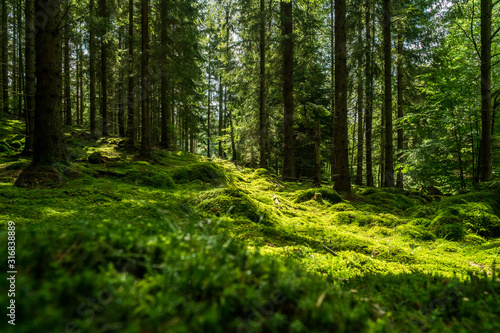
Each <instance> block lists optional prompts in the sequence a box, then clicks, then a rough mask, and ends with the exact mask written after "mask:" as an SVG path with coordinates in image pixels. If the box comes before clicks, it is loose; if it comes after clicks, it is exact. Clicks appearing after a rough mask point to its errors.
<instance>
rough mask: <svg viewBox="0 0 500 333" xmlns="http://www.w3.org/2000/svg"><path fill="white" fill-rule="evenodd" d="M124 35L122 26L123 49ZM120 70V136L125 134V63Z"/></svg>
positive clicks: (120, 43) (120, 33) (120, 38)
mask: <svg viewBox="0 0 500 333" xmlns="http://www.w3.org/2000/svg"><path fill="white" fill-rule="evenodd" d="M122 36H123V31H122V28H120V31H119V42H118V43H119V48H120V49H122V48H123V45H122ZM118 70H119V72H120V81H119V82H118V99H119V100H118V134H119V135H120V137H122V138H123V137H124V136H125V106H124V103H125V101H124V94H125V92H124V89H123V81H124V80H125V78H124V73H123V72H124V70H123V63H121V64H120V68H119V69H118Z"/></svg>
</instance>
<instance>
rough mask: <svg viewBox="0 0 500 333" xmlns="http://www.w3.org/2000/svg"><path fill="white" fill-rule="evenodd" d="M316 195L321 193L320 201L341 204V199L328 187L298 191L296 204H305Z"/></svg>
mask: <svg viewBox="0 0 500 333" xmlns="http://www.w3.org/2000/svg"><path fill="white" fill-rule="evenodd" d="M316 193H321V199H322V200H326V201H328V202H330V203H331V204H336V203H339V202H342V197H341V196H340V195H339V194H338V193H337V192H336V191H335V190H333V189H331V188H328V187H320V188H317V189H314V188H313V189H309V190H305V191H299V193H298V196H297V199H295V202H296V203H301V202H306V201H309V200H311V199H313V198H314V196H315V195H316Z"/></svg>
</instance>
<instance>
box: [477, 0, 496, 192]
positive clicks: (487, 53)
mask: <svg viewBox="0 0 500 333" xmlns="http://www.w3.org/2000/svg"><path fill="white" fill-rule="evenodd" d="M491 9H492V2H491V0H481V147H480V156H479V180H480V181H481V182H487V181H490V180H491V179H492V178H493V168H492V136H491V123H492V121H491V109H492V104H491Z"/></svg>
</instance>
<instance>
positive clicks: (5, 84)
mask: <svg viewBox="0 0 500 333" xmlns="http://www.w3.org/2000/svg"><path fill="white" fill-rule="evenodd" d="M7 17H8V15H7V0H2V104H3V105H2V106H3V112H4V113H5V114H7V113H9V74H8V67H7V63H8V61H9V60H8V54H7V45H8V44H7V40H8V34H7Z"/></svg>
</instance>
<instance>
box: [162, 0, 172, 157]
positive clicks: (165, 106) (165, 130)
mask: <svg viewBox="0 0 500 333" xmlns="http://www.w3.org/2000/svg"><path fill="white" fill-rule="evenodd" d="M168 5H169V2H168V1H165V0H164V1H161V3H160V6H161V8H160V9H161V10H160V15H161V32H160V34H161V36H160V40H161V47H162V49H163V51H164V52H163V53H164V54H163V56H162V60H163V61H164V62H166V61H167V55H166V50H167V40H168V10H169V8H168ZM162 71H163V74H162V76H161V83H160V100H161V143H160V145H161V146H162V147H163V148H165V149H169V148H170V147H169V142H170V133H169V126H170V108H169V103H168V77H167V64H166V63H163V66H162Z"/></svg>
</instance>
